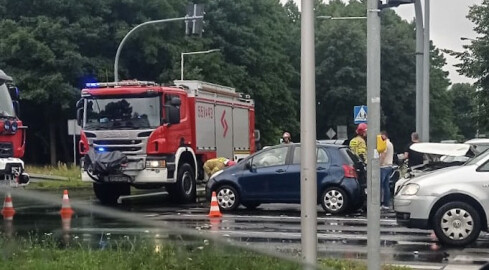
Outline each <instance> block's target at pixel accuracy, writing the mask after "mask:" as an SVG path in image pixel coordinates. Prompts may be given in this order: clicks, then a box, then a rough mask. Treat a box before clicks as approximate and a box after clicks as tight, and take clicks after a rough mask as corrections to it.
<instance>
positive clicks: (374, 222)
mask: <svg viewBox="0 0 489 270" xmlns="http://www.w3.org/2000/svg"><path fill="white" fill-rule="evenodd" d="M378 3H379V2H378V0H368V2H367V107H368V114H369V115H368V129H367V156H368V158H367V160H368V162H367V228H368V229H367V250H368V251H367V259H368V264H367V265H368V270H380V167H379V154H378V153H377V149H376V145H377V143H376V135H377V134H379V133H380V16H379V13H380V10H379V6H378Z"/></svg>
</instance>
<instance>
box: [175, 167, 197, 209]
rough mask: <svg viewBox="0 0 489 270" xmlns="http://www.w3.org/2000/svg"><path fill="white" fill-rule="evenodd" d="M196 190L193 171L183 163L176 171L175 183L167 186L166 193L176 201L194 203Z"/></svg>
mask: <svg viewBox="0 0 489 270" xmlns="http://www.w3.org/2000/svg"><path fill="white" fill-rule="evenodd" d="M196 190H197V189H196V183H195V174H194V170H193V169H192V166H190V165H189V164H188V163H184V164H183V165H182V166H180V167H179V169H178V175H177V182H176V183H175V184H173V185H171V186H169V189H168V191H169V193H170V195H171V196H172V197H173V198H174V199H175V200H177V201H180V202H184V203H193V202H195V197H196Z"/></svg>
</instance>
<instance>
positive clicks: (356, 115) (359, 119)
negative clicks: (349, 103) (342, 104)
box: [353, 105, 367, 124]
mask: <svg viewBox="0 0 489 270" xmlns="http://www.w3.org/2000/svg"><path fill="white" fill-rule="evenodd" d="M353 122H354V123H355V124H360V123H367V106H365V105H362V106H355V107H354V108H353Z"/></svg>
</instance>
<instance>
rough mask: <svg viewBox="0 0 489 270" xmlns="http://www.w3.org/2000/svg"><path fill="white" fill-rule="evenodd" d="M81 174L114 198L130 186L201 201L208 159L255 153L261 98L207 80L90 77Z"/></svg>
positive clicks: (82, 114) (104, 198)
mask: <svg viewBox="0 0 489 270" xmlns="http://www.w3.org/2000/svg"><path fill="white" fill-rule="evenodd" d="M77 108H78V110H77V119H78V123H79V125H80V126H81V127H82V131H81V134H80V135H81V137H80V142H79V150H80V153H81V154H82V155H83V158H82V164H83V166H82V168H83V169H82V180H84V181H93V182H94V183H93V189H94V192H95V195H96V197H97V198H98V199H99V200H100V201H101V202H102V203H107V204H113V203H116V202H117V199H118V198H119V196H121V195H128V194H129V193H130V186H133V187H136V188H140V189H153V188H161V187H165V189H166V190H167V191H168V193H169V194H170V195H171V196H172V197H173V198H174V199H177V200H179V201H182V202H192V201H195V197H196V184H197V183H198V182H199V181H202V180H204V175H205V173H204V171H203V164H204V162H205V161H207V160H208V159H211V158H215V157H226V158H228V159H231V160H235V161H239V160H240V159H242V158H243V157H246V156H247V155H249V154H250V153H253V152H254V151H255V111H254V101H253V100H252V99H251V98H250V97H249V96H248V95H243V94H240V93H238V92H236V91H235V89H234V88H230V87H226V86H221V85H216V84H211V83H207V82H202V81H175V82H174V85H172V86H162V85H158V84H156V83H154V82H143V81H122V82H111V83H89V84H87V88H86V89H83V90H82V92H81V99H80V101H79V102H78V103H77Z"/></svg>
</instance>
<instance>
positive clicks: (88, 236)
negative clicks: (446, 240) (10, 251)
mask: <svg viewBox="0 0 489 270" xmlns="http://www.w3.org/2000/svg"><path fill="white" fill-rule="evenodd" d="M0 195H2V193H0ZM52 196H53V198H54V199H53V200H52V201H51V203H46V202H42V203H40V202H38V201H37V200H35V199H32V198H31V199H23V198H22V199H20V198H15V197H14V207H16V209H17V213H16V215H15V217H14V220H13V222H4V224H3V226H2V227H1V230H0V232H1V233H2V234H3V235H24V236H28V235H30V234H33V233H36V234H40V235H46V236H52V237H56V238H58V239H60V240H62V241H63V243H65V244H70V243H76V242H83V243H90V244H91V245H92V246H93V247H94V248H105V247H107V246H108V245H110V243H111V242H117V241H127V240H128V238H131V237H138V238H143V239H152V241H153V240H154V241H177V242H182V243H185V244H187V243H190V244H192V243H196V244H201V243H202V239H200V238H199V237H196V236H195V235H194V236H186V235H184V234H181V233H173V232H170V231H169V229H171V228H172V227H174V228H178V229H183V228H184V227H187V228H191V230H193V231H194V232H196V231H210V232H218V231H221V230H234V231H245V230H246V229H247V228H246V226H247V225H246V224H248V225H251V224H252V223H253V222H252V221H250V220H245V219H239V220H238V219H234V220H226V221H225V222H221V221H219V220H218V221H217V222H216V221H215V220H214V221H212V219H211V220H209V219H208V218H205V217H203V218H202V219H193V220H188V221H185V220H183V219H182V220H177V221H173V222H169V223H167V225H169V226H167V229H166V230H163V229H161V230H160V229H144V226H142V225H141V223H140V221H141V220H138V219H139V218H140V216H135V215H134V216H132V220H131V215H133V214H131V213H127V212H132V211H134V212H137V213H141V212H143V213H145V212H152V213H155V212H157V213H158V208H156V207H155V206H153V205H151V204H149V205H144V204H143V205H142V204H137V205H130V204H126V205H124V206H122V207H117V209H111V208H105V209H104V210H103V211H98V212H96V211H95V212H94V211H84V210H79V209H77V207H75V208H74V209H75V214H74V215H73V216H72V219H71V220H69V221H67V220H62V219H61V217H60V214H59V210H60V207H61V195H52ZM2 197H3V196H2ZM70 198H74V199H79V200H80V201H81V203H79V204H77V205H75V206H79V207H81V208H83V207H82V206H84V207H85V210H86V209H87V207H88V208H90V207H95V208H97V207H99V206H98V205H97V204H94V203H93V195H92V194H91V192H86V193H83V192H82V193H76V192H74V193H72V194H70ZM165 207H166V205H165ZM168 207H170V208H172V209H183V208H184V207H182V206H181V205H174V206H173V205H170V206H168ZM173 207H174V208H173ZM188 207H189V206H187V208H188ZM190 207H194V206H190ZM153 208H154V209H155V210H152V211H150V210H148V209H153ZM121 209H122V210H125V211H126V214H128V216H126V217H124V219H116V218H114V217H113V216H111V215H110V211H112V210H121ZM104 211H109V212H104ZM187 211H190V212H192V213H194V212H193V211H192V210H191V209H187ZM200 211H202V210H200ZM167 212H168V213H171V214H173V215H175V212H171V211H170V210H167ZM183 212H185V211H183ZM238 212H239V213H240V214H243V213H246V212H247V210H243V211H238ZM104 213H106V215H104ZM259 213H260V212H259ZM261 213H262V214H263V215H264V213H265V212H264V211H262V212H261ZM267 213H268V212H267ZM275 213H278V211H277V212H275ZM294 213H295V214H297V212H294ZM283 214H284V212H281V215H283ZM253 215H257V213H256V212H253ZM291 216H293V214H291ZM255 222H256V221H255ZM280 222H282V221H280ZM295 222H297V221H295ZM283 224H284V225H283V226H284V227H283V228H280V229H279V230H276V229H275V230H272V229H271V228H267V227H266V226H263V229H262V230H261V231H262V232H276V233H277V232H278V233H280V232H284V233H290V232H295V233H300V231H299V230H297V229H296V230H292V231H291V230H290V229H288V228H287V226H290V223H289V222H286V221H284V222H283ZM321 224H324V225H327V226H345V227H357V228H358V227H363V226H366V224H362V223H355V222H353V221H352V222H350V221H345V222H337V221H335V222H329V221H326V222H324V223H321ZM321 224H319V227H318V229H319V231H318V232H319V233H323V234H331V233H337V234H342V233H348V234H358V235H361V234H364V235H365V231H356V230H343V231H340V230H330V229H326V230H321ZM241 226H243V227H242V228H241ZM393 226H394V225H393ZM168 227H169V228H168ZM101 228H103V229H101ZM147 228H155V227H151V226H147ZM248 229H249V228H248ZM254 229H256V228H254ZM397 234H399V235H406V233H405V232H402V233H391V232H389V233H384V232H383V233H382V235H397ZM409 234H410V235H414V236H415V237H416V236H422V237H424V238H426V233H409ZM216 235H218V234H216ZM223 238H225V239H229V240H232V241H233V242H237V243H241V244H245V245H246V244H250V246H253V243H263V244H270V245H272V246H274V247H276V249H277V251H280V252H292V253H294V252H295V251H294V250H296V248H295V249H294V248H292V249H290V250H288V251H287V250H285V249H286V247H287V245H291V246H299V247H300V238H299V239H281V238H276V239H274V238H263V237H231V236H229V235H228V236H224V237H223ZM413 241H415V240H413ZM366 245H367V241H366V239H358V240H352V239H338V240H321V239H320V240H319V241H318V247H319V254H320V255H321V256H328V257H331V256H333V257H339V258H355V259H365V258H366ZM343 246H344V247H346V248H344V250H342V247H343ZM352 246H353V247H355V248H354V251H351V250H348V247H352ZM335 247H338V248H335ZM381 247H382V248H383V251H382V253H383V257H385V260H387V261H389V260H390V261H405V262H411V261H412V262H435V263H444V262H446V260H447V259H448V260H450V259H452V258H451V257H450V254H457V252H458V251H460V250H456V249H447V248H443V247H440V246H439V245H438V244H437V243H436V238H433V239H432V242H423V243H420V244H416V243H405V242H398V241H382V242H381ZM324 248H327V250H326V251H324V250H322V249H324ZM468 248H474V249H481V250H483V249H489V240H488V239H487V238H484V239H483V240H482V241H478V242H476V243H475V244H474V245H471V246H469V247H468ZM280 249H283V250H280ZM355 249H356V250H355ZM484 255H487V252H486V253H484ZM452 256H453V255H452Z"/></svg>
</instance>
